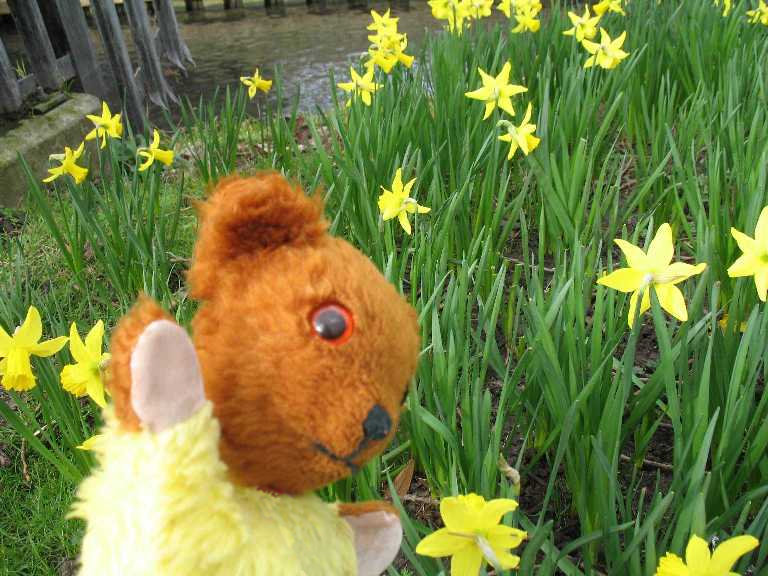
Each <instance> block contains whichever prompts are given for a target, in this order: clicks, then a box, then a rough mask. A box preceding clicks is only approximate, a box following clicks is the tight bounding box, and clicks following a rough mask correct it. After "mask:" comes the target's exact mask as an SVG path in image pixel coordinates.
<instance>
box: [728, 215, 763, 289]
mask: <svg viewBox="0 0 768 576" xmlns="http://www.w3.org/2000/svg"><path fill="white" fill-rule="evenodd" d="M731 236H733V237H734V239H735V240H736V243H737V244H738V245H739V248H740V249H741V251H742V252H743V254H742V255H741V256H739V258H738V259H737V260H736V262H734V263H733V264H732V265H731V267H730V268H728V276H730V277H731V278H740V277H742V276H754V277H755V287H756V288H757V296H758V298H760V300H762V301H763V302H765V301H766V296H767V295H768V206H766V207H765V208H763V210H762V212H760V217H759V218H758V219H757V226H755V237H754V238H750V237H749V236H747V235H746V234H744V233H743V232H739V231H738V230H736V228H731Z"/></svg>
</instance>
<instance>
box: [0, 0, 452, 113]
mask: <svg viewBox="0 0 768 576" xmlns="http://www.w3.org/2000/svg"><path fill="white" fill-rule="evenodd" d="M329 6H330V11H329V12H328V13H326V14H310V13H309V12H308V11H307V8H306V7H305V6H304V5H295V6H289V7H288V9H287V14H286V16H284V17H270V16H267V15H266V14H265V13H264V11H263V10H258V9H245V10H238V11H224V10H221V9H213V10H211V9H209V10H206V11H204V12H200V13H195V14H191V15H190V14H187V13H186V12H179V13H178V17H179V25H180V28H181V33H182V36H183V37H184V39H185V41H186V42H187V45H188V46H189V49H190V51H191V52H192V56H193V58H194V59H195V62H196V66H195V67H193V68H190V69H189V74H188V76H187V77H183V76H181V75H180V74H179V73H177V72H176V71H175V70H174V69H172V68H170V67H166V74H167V77H168V80H169V82H170V84H171V86H172V87H173V89H174V91H175V92H176V94H177V95H178V96H180V97H188V98H190V100H192V102H193V103H196V102H197V100H198V99H199V98H200V97H201V96H203V97H206V98H207V97H211V96H212V95H213V94H214V93H215V91H216V89H217V88H218V89H220V90H223V89H224V87H226V86H227V85H231V86H237V85H238V84H239V78H240V76H248V75H251V74H253V71H254V70H255V69H256V67H259V69H260V70H261V73H262V75H263V76H266V77H267V78H274V77H275V75H276V74H278V73H279V75H280V78H281V79H282V85H283V92H284V102H290V103H292V102H293V100H294V98H295V97H296V95H297V94H298V95H300V100H299V107H300V109H301V110H304V111H312V110H315V109H316V107H321V108H324V107H327V106H329V105H330V103H331V90H330V80H329V72H330V71H331V70H333V73H334V75H335V78H336V81H345V80H346V76H347V75H348V74H349V66H350V64H351V63H354V62H356V61H357V60H358V58H359V56H360V54H362V53H364V52H365V51H366V50H367V48H368V45H369V42H368V38H367V36H368V34H369V31H368V30H366V26H367V25H368V24H369V23H370V22H371V17H370V14H369V12H362V11H359V10H350V9H348V8H347V7H346V6H345V4H330V3H329ZM371 8H374V9H376V10H378V11H379V12H383V11H384V10H386V9H387V8H389V4H380V5H376V4H372V5H371ZM394 15H396V16H398V17H399V18H400V22H399V29H400V31H401V32H406V33H407V34H408V50H407V52H408V53H409V54H416V53H417V51H418V48H419V46H420V44H421V43H422V41H423V39H424V36H425V34H427V33H428V31H429V30H436V29H439V28H440V22H438V21H436V20H434V19H433V18H432V16H431V13H430V10H429V7H428V6H427V4H426V2H425V1H423V0H412V1H411V9H410V10H408V11H399V12H397V13H396V14H394ZM123 32H124V35H125V39H126V43H127V44H128V47H129V52H130V53H131V58H132V61H133V64H134V66H137V65H138V60H137V57H136V53H135V50H134V47H133V42H132V39H131V37H130V30H129V29H128V28H127V27H126V28H124V30H123ZM0 33H1V34H2V38H3V41H4V42H5V44H6V48H7V49H8V51H9V54H10V57H11V60H12V62H14V63H16V62H20V61H23V59H24V51H23V45H22V43H21V40H20V38H19V37H18V35H16V34H15V33H14V31H13V29H12V27H9V26H8V25H7V24H6V26H4V27H3V28H2V29H0ZM91 35H92V41H93V44H94V46H96V47H97V50H98V51H99V52H100V60H101V63H102V69H103V76H104V78H105V80H107V83H108V84H109V85H111V87H112V88H111V90H110V94H108V95H107V98H106V99H107V100H108V102H110V104H112V105H114V106H115V107H118V106H119V104H118V92H117V88H116V85H115V82H114V79H113V77H112V74H111V72H110V69H109V65H108V63H107V60H106V56H105V55H104V54H103V53H102V51H101V46H100V42H99V36H98V33H97V31H96V30H95V28H93V29H92V30H91ZM271 97H272V98H274V95H272V96H271ZM173 112H174V114H173V115H174V116H177V114H178V110H176V111H173ZM150 115H151V117H152V118H153V119H154V120H159V119H160V118H162V111H160V110H152V111H151V114H150Z"/></svg>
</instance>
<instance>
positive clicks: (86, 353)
mask: <svg viewBox="0 0 768 576" xmlns="http://www.w3.org/2000/svg"><path fill="white" fill-rule="evenodd" d="M103 340H104V322H102V321H101V320H99V321H98V322H96V325H95V326H94V327H93V328H91V331H90V332H88V335H87V336H86V337H85V343H83V341H82V340H81V339H80V334H79V333H78V331H77V325H76V324H75V323H74V322H72V326H70V328H69V350H70V351H71V352H72V357H73V358H74V359H75V362H76V364H67V365H66V366H64V369H63V370H62V371H61V385H62V386H63V387H64V390H66V391H67V392H69V393H70V394H74V395H75V396H78V397H80V396H85V395H86V394H87V395H88V396H90V397H91V398H92V399H93V401H94V402H96V404H98V405H99V406H101V407H102V408H103V407H104V406H106V405H107V402H106V400H105V399H104V381H103V380H102V377H101V373H102V370H103V368H104V365H105V363H106V362H108V361H109V358H110V355H109V354H106V353H104V352H102V350H101V348H102V341H103Z"/></svg>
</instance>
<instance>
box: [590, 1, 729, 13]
mask: <svg viewBox="0 0 768 576" xmlns="http://www.w3.org/2000/svg"><path fill="white" fill-rule="evenodd" d="M728 1H729V2H730V0H728ZM592 10H594V12H595V14H597V15H598V16H602V15H603V14H605V13H606V12H616V13H617V14H621V15H622V16H625V15H626V13H625V12H624V8H622V7H621V0H602V1H601V2H598V3H597V4H595V5H594V6H592Z"/></svg>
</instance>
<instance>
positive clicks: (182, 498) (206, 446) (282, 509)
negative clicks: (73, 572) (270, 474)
mask: <svg viewBox="0 0 768 576" xmlns="http://www.w3.org/2000/svg"><path fill="white" fill-rule="evenodd" d="M106 420H107V424H106V426H105V429H104V430H103V436H102V437H101V438H99V441H98V442H97V443H96V446H95V448H94V450H95V452H96V455H97V459H98V465H97V468H96V470H95V471H94V473H93V474H92V475H91V476H90V477H89V478H87V479H86V480H85V481H84V482H83V484H82V485H81V487H80V489H79V492H78V501H77V503H76V505H75V507H74V509H73V511H72V516H73V517H76V518H82V519H83V520H86V521H87V529H86V534H85V537H84V540H83V549H82V557H81V561H82V565H83V567H84V568H83V569H82V570H81V572H80V576H181V575H183V576H194V575H204V576H225V575H226V576H261V575H264V576H266V575H269V576H328V575H333V576H354V575H355V574H356V573H357V568H356V556H355V549H354V541H353V540H354V538H353V533H352V530H351V528H350V527H349V525H348V524H347V522H346V521H345V520H344V519H343V518H341V517H340V516H339V514H338V510H337V507H336V505H334V504H328V503H325V502H323V501H322V500H320V498H318V497H317V496H316V495H315V494H311V493H309V494H304V495H301V496H280V495H273V494H269V493H266V492H262V491H259V490H256V489H253V488H246V487H242V486H237V485H235V484H233V483H232V482H231V481H230V480H229V477H228V473H227V468H226V466H225V465H224V464H223V463H222V461H221V460H220V458H219V449H218V446H219V435H220V432H219V424H218V422H217V421H216V419H215V418H214V417H213V416H212V405H211V404H210V402H206V403H205V405H204V406H203V408H201V409H200V410H199V411H198V412H197V413H196V414H195V415H194V416H193V417H192V418H190V419H189V420H187V421H186V422H184V423H182V424H179V425H176V426H174V427H172V428H170V429H168V430H166V431H163V432H161V433H159V434H153V433H150V432H148V431H140V432H138V433H137V432H126V431H123V430H121V429H120V426H119V423H118V421H117V419H116V418H115V417H114V414H113V413H112V411H111V410H110V409H107V411H106ZM296 474H301V469H300V463H297V470H296ZM126 567H130V573H129V572H126Z"/></svg>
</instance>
